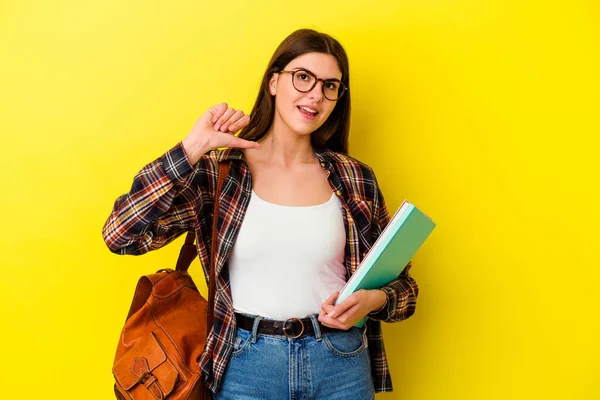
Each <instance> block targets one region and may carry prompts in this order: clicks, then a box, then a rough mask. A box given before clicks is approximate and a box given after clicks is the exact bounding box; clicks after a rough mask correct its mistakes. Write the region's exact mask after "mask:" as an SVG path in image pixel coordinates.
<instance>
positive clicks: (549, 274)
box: [0, 0, 600, 400]
mask: <svg viewBox="0 0 600 400" xmlns="http://www.w3.org/2000/svg"><path fill="white" fill-rule="evenodd" d="M166 3H169V5H166ZM597 4H598V3H597V2H596V1H593V0H588V1H584V0H579V1H575V0H571V1H568V0H564V1H541V0H529V1H523V0H504V1H496V0H486V1H483V0H482V1H474V0H456V1H442V0H419V1H413V0H406V1H399V0H396V1H370V2H366V1H364V2H360V1H356V0H336V1H329V2H325V1H305V2H298V1H292V2H285V1H268V2H267V1H265V2H258V3H257V2H246V1H239V0H236V1H228V2H223V1H219V2H204V1H179V2H158V1H126V2H122V1H116V0H107V1H103V2H94V3H89V2H82V1H73V0H71V1H66V0H60V1H55V2H49V1H40V0H34V1H29V2H17V1H15V0H13V1H6V0H4V1H3V2H1V3H0V54H1V55H2V61H1V62H0V91H1V97H0V116H1V118H0V132H1V135H2V142H1V143H2V155H1V157H0V162H1V168H0V170H1V174H2V176H1V178H2V196H0V202H1V203H0V205H1V208H2V229H1V232H2V233H1V235H2V236H1V240H0V257H1V259H0V261H1V268H2V270H1V274H2V275H1V279H0V293H2V295H1V298H2V300H1V302H0V304H1V307H2V308H1V309H0V312H1V319H2V325H1V329H0V332H1V333H0V339H1V340H0V352H1V354H2V363H0V371H1V374H0V388H1V389H0V398H2V399H15V398H25V399H38V398H52V399H53V398H69V399H83V398H85V399H109V398H112V396H113V394H112V389H111V387H112V379H113V378H112V375H111V367H112V361H113V357H114V351H115V346H116V343H117V340H118V337H119V333H120V329H121V327H122V324H123V322H124V318H125V315H126V313H127V310H128V308H129V304H130V301H131V298H132V295H133V290H134V287H135V284H136V282H137V278H138V277H139V276H140V275H142V274H146V273H152V272H154V271H155V270H157V269H158V268H162V267H168V266H171V265H173V263H174V261H175V258H176V254H177V252H178V248H179V245H180V244H181V242H182V238H180V239H178V241H177V242H175V243H173V244H172V245H170V246H168V247H166V248H164V249H162V250H161V251H157V252H154V253H153V254H148V255H145V256H143V257H132V256H129V257H119V256H116V255H113V254H111V253H110V252H109V251H108V249H107V248H106V247H105V245H104V243H103V241H102V237H101V228H102V225H103V223H104V221H105V219H106V217H107V216H108V214H109V213H110V210H111V208H112V205H113V201H114V200H115V198H116V197H117V196H118V195H120V194H122V193H124V192H126V191H128V190H129V187H130V184H131V181H132V179H133V176H134V175H135V173H137V171H138V170H139V169H141V167H142V166H143V165H145V164H146V163H148V162H150V161H152V160H154V159H155V158H156V157H158V156H159V155H161V154H162V153H163V152H164V151H166V150H168V149H169V148H170V147H171V146H173V145H174V144H175V143H177V142H178V141H179V140H181V139H182V138H183V137H184V136H185V135H186V134H187V132H188V131H189V130H190V129H191V127H192V126H193V124H194V122H195V121H196V119H197V118H198V117H199V116H200V115H201V114H202V113H203V112H204V111H205V110H206V109H207V108H208V107H210V106H212V105H213V104H216V103H218V102H221V101H227V102H229V103H230V105H232V106H233V107H237V108H243V109H244V110H246V111H247V112H249V111H250V109H251V107H252V104H253V101H254V99H255V96H256V92H257V88H258V83H259V81H260V77H261V75H262V73H263V71H264V68H265V67H266V64H267V61H268V59H269V58H270V56H271V54H272V53H273V51H274V50H275V48H276V46H277V45H278V44H279V43H280V41H281V40H283V38H284V37H285V36H287V35H288V34H289V33H291V32H292V31H293V30H295V29H297V28H301V27H309V28H315V29H318V30H322V31H325V32H328V33H330V34H331V35H333V36H335V37H336V38H338V39H339V40H340V41H341V42H342V44H343V45H344V46H345V48H346V50H347V52H348V54H349V57H350V65H351V78H352V79H351V91H352V96H353V103H354V104H353V114H352V134H351V154H352V155H353V156H355V157H357V158H359V159H360V160H362V161H364V162H366V163H368V164H369V165H371V166H372V167H373V168H374V169H375V171H376V173H377V175H378V178H379V181H380V184H381V186H382V187H383V190H384V194H385V195H386V199H387V201H388V204H389V208H390V211H392V212H393V211H394V210H395V209H396V207H398V205H399V204H400V203H401V201H402V200H403V199H405V198H407V199H409V200H410V201H412V202H414V203H415V204H416V205H417V206H418V207H420V208H421V209H422V210H424V211H425V212H426V213H428V214H429V215H430V216H431V217H432V218H433V219H434V220H435V221H436V222H437V224H438V228H437V229H436V231H435V232H434V234H433V235H432V236H431V237H430V239H429V240H428V241H427V243H426V245H425V246H424V247H423V248H422V249H421V250H420V251H419V253H418V255H417V256H416V257H415V259H414V268H413V270H412V271H413V275H414V276H415V278H416V279H417V281H418V282H419V284H420V289H421V295H420V297H419V301H418V306H417V312H416V314H415V315H414V317H412V318H411V319H409V320H407V321H405V322H402V323H399V324H394V325H386V326H385V328H384V329H385V336H386V345H387V348H388V351H389V354H390V364H391V372H392V374H393V379H394V384H395V392H394V393H393V394H386V395H381V396H378V398H380V399H411V400H412V399H414V400H433V399H461V400H462V399H507V398H509V399H599V398H600V388H599V385H598V384H599V383H600V382H599V379H600V378H599V376H600V361H599V360H600V347H599V344H598V342H599V339H600V330H599V328H598V324H597V320H598V317H599V311H598V310H599V307H600V295H599V294H598V292H599V290H598V284H599V279H598V278H599V277H600V272H599V270H600V262H599V261H598V254H599V250H600V249H599V244H598V239H599V235H598V223H599V222H600V218H599V211H598V204H599V200H600V198H599V196H598V191H597V190H598V189H597V187H598V180H599V179H598V175H599V169H600V168H599V163H598V157H599V155H598V152H599V146H598V139H597V137H598V135H599V134H600V129H599V128H600V124H599V122H598V119H599V115H600V112H599V111H600V104H599V103H600V101H599V93H600V82H599V78H598V72H599V70H600V68H599V67H600V65H599V64H600V63H599V56H598V54H599V52H600V50H599V45H598V43H599V42H600V35H599V30H600V29H599V25H600V24H599V22H598V21H599V17H600V12H599V11H600V9H599V7H598V5H597ZM191 272H192V274H193V276H194V277H195V279H196V281H197V282H201V281H202V275H201V269H200V267H199V265H195V266H194V267H193V269H192V270H191Z"/></svg>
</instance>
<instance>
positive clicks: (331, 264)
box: [229, 191, 346, 320]
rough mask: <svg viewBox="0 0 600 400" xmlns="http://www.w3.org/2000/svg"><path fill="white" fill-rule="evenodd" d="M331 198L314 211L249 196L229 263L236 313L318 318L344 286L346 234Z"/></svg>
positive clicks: (334, 196) (283, 318) (313, 207)
mask: <svg viewBox="0 0 600 400" xmlns="http://www.w3.org/2000/svg"><path fill="white" fill-rule="evenodd" d="M341 207H342V206H341V204H340V201H339V199H338V198H337V196H336V195H335V194H332V196H331V198H330V199H329V201H327V202H326V203H323V204H319V205H316V206H307V207H293V206H283V205H278V204H273V203H269V202H267V201H265V200H262V199H261V198H260V197H258V195H257V194H256V193H255V192H254V191H252V196H251V198H250V203H249V205H248V209H247V211H246V215H245V217H244V221H243V222H242V226H241V228H240V231H239V233H238V237H237V239H236V241H235V244H234V247H233V249H232V252H231V256H230V258H229V279H230V282H231V294H232V296H233V308H234V309H235V311H236V312H242V313H248V314H254V315H261V316H263V317H266V318H271V319H276V320H286V319H288V318H293V317H296V318H302V317H305V316H307V315H309V314H312V313H319V311H320V309H321V304H322V303H323V301H325V299H327V298H328V297H329V296H331V295H332V294H333V293H334V292H335V291H336V290H340V289H341V288H342V287H343V286H344V284H345V283H346V269H345V267H344V248H345V246H346V232H345V228H344V221H343V216H342V211H341Z"/></svg>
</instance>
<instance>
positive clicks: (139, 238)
mask: <svg viewBox="0 0 600 400" xmlns="http://www.w3.org/2000/svg"><path fill="white" fill-rule="evenodd" d="M195 172H197V171H195V170H194V167H193V166H192V165H191V164H190V162H189V159H188V158H187V155H186V154H185V150H184V149H183V145H182V143H181V142H179V143H178V144H177V145H176V146H175V147H173V148H172V149H170V150H169V151H167V152H166V153H165V154H163V155H162V156H161V157H159V158H158V159H156V160H155V161H153V162H151V163H149V164H147V165H146V166H145V167H144V168H142V170H141V171H140V172H138V173H137V174H136V176H135V177H134V180H133V184H132V186H131V190H130V191H129V192H128V193H125V194H123V195H121V196H120V197H119V198H117V200H116V201H115V203H114V206H113V210H112V213H111V214H110V216H109V217H108V219H107V221H106V222H105V224H104V227H103V228H102V236H103V238H104V242H105V243H106V245H107V246H108V248H109V249H110V251H112V252H113V253H116V254H132V255H140V254H144V253H147V252H149V251H151V250H156V249H159V248H161V247H163V246H165V245H166V244H168V243H170V242H171V241H173V240H174V239H176V238H177V237H178V236H180V235H181V234H182V233H184V232H187V231H191V230H194V228H195V226H196V224H197V219H198V212H199V210H200V209H201V208H202V197H201V195H200V190H199V188H198V185H197V183H196V182H195V175H196V173H195Z"/></svg>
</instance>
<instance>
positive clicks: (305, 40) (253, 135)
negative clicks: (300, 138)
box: [239, 29, 350, 154]
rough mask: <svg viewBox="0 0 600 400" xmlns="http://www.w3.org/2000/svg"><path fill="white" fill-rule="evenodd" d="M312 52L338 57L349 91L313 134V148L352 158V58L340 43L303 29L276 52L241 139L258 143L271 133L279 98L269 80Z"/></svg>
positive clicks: (322, 34)
mask: <svg viewBox="0 0 600 400" xmlns="http://www.w3.org/2000/svg"><path fill="white" fill-rule="evenodd" d="M311 52H316V53H325V54H331V55H332V56H333V57H335V59H336V60H337V62H338V65H339V68H340V71H341V72H342V82H343V83H344V85H346V87H347V88H348V90H347V91H346V93H344V95H343V96H342V97H341V98H340V99H339V100H338V102H337V104H336V105H335V108H334V109H333V111H332V112H331V114H330V115H329V117H328V118H327V120H326V121H325V122H324V123H323V125H322V126H321V127H319V129H317V130H316V131H314V132H313V133H312V134H311V140H312V144H313V146H314V147H316V148H320V149H329V150H333V151H336V152H339V153H343V154H348V134H349V132H350V75H349V68H348V56H347V55H346V52H345V51H344V48H343V47H342V45H341V44H340V43H339V42H338V41H337V40H335V39H334V38H332V37H331V36H329V35H327V34H325V33H320V32H317V31H315V30H312V29H299V30H297V31H295V32H293V33H292V34H291V35H289V36H288V37H287V38H285V39H284V40H283V42H281V44H280V45H279V47H277V50H275V53H274V54H273V57H271V61H269V65H268V67H267V70H266V71H265V74H264V76H263V79H262V82H261V85H260V90H259V92H258V97H257V98H256V102H255V103H254V107H253V108H252V112H251V113H250V123H249V124H248V125H247V126H246V127H245V128H244V129H242V131H241V132H240V134H239V137H240V138H242V139H246V140H253V141H258V140H259V139H260V138H262V137H263V136H264V135H265V134H266V133H267V131H268V130H269V128H270V127H271V124H272V123H273V118H274V117H275V98H274V97H273V96H271V94H270V92H269V79H270V78H271V76H272V75H273V74H274V73H276V72H279V71H281V70H283V69H284V67H285V66H286V65H287V64H288V63H290V62H291V61H292V60H294V59H295V58H296V57H298V56H300V55H302V54H305V53H311Z"/></svg>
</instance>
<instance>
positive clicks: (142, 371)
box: [113, 333, 179, 400]
mask: <svg viewBox="0 0 600 400" xmlns="http://www.w3.org/2000/svg"><path fill="white" fill-rule="evenodd" d="M142 340H143V341H142ZM113 375H114V376H115V379H116V381H117V383H118V384H119V385H120V386H121V387H122V388H123V389H124V390H126V391H127V392H130V391H131V393H129V394H130V395H131V396H132V397H133V398H134V399H137V398H147V396H145V397H139V396H143V395H144V394H147V392H148V391H150V392H151V393H152V395H153V396H154V397H155V398H156V399H159V400H162V399H164V398H165V397H166V396H167V395H168V394H169V393H171V392H172V391H173V387H174V386H175V383H176V382H177V378H178V376H179V373H178V372H177V370H176V369H175V367H174V366H173V365H172V364H171V362H170V361H169V360H168V359H167V355H166V354H165V352H164V350H163V349H162V347H161V346H160V344H159V343H158V340H157V338H156V336H155V335H154V333H151V335H148V336H146V337H144V338H141V339H140V341H139V342H138V343H136V344H135V345H134V346H133V347H132V348H131V349H130V350H129V351H128V352H127V353H126V354H125V355H124V356H123V357H122V358H121V359H120V360H119V361H118V362H117V363H116V364H115V366H114V367H113ZM136 393H137V394H138V396H137V397H136Z"/></svg>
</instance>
